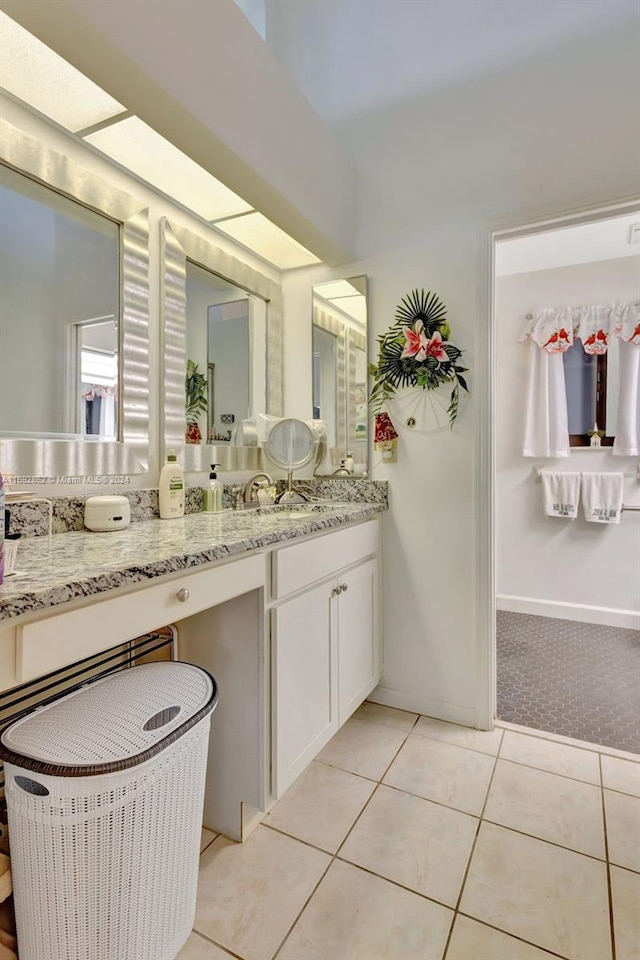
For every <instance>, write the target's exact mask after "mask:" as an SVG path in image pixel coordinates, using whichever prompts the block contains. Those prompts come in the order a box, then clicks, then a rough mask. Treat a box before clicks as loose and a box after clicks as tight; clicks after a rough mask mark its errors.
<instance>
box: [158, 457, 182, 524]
mask: <svg viewBox="0 0 640 960" xmlns="http://www.w3.org/2000/svg"><path fill="white" fill-rule="evenodd" d="M159 499H160V519H161V520H171V519H173V518H174V517H184V473H183V472H182V467H181V466H180V465H179V463H178V460H177V457H176V454H175V451H174V450H169V452H168V453H167V462H166V463H165V465H164V467H163V468H162V470H161V471H160V496H159Z"/></svg>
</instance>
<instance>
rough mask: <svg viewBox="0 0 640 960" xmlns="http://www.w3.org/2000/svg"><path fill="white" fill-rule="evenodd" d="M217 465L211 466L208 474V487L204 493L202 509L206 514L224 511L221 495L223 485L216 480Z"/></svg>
mask: <svg viewBox="0 0 640 960" xmlns="http://www.w3.org/2000/svg"><path fill="white" fill-rule="evenodd" d="M216 466H217V464H215V463H212V464H211V473H210V474H209V486H208V487H207V488H206V489H205V491H204V509H205V512H206V513H219V512H220V510H223V509H224V502H223V494H224V485H223V483H222V481H221V480H218V475H217V473H216Z"/></svg>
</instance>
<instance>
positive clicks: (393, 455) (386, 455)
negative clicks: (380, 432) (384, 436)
mask: <svg viewBox="0 0 640 960" xmlns="http://www.w3.org/2000/svg"><path fill="white" fill-rule="evenodd" d="M375 448H376V450H379V451H380V453H381V454H382V462H383V463H397V462H398V441H397V440H383V441H381V443H376V444H375Z"/></svg>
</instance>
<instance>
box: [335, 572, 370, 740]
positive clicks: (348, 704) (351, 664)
mask: <svg viewBox="0 0 640 960" xmlns="http://www.w3.org/2000/svg"><path fill="white" fill-rule="evenodd" d="M338 585H339V587H338V589H340V586H341V587H342V590H341V591H340V593H339V595H338V603H337V606H338V721H339V724H340V725H342V724H343V723H344V722H345V720H347V719H348V718H349V717H350V716H351V714H352V713H353V711H354V710H356V709H357V708H358V707H359V706H360V704H361V703H362V701H363V700H364V699H365V697H366V696H367V694H369V693H371V691H372V690H373V688H374V687H375V686H376V684H377V683H378V680H379V679H380V653H379V648H380V644H379V617H378V562H377V560H375V559H373V560H367V562H366V563H363V564H361V565H360V566H359V567H356V568H355V569H353V570H350V571H349V573H347V574H343V575H339V576H338Z"/></svg>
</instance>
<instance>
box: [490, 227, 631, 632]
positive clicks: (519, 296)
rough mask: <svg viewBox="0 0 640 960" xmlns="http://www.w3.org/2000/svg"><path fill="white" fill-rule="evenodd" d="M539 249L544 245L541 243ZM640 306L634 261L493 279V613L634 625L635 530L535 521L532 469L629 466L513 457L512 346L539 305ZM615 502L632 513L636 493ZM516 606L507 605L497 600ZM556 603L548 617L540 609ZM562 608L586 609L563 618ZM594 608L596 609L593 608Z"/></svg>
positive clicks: (517, 390) (518, 384)
mask: <svg viewBox="0 0 640 960" xmlns="http://www.w3.org/2000/svg"><path fill="white" fill-rule="evenodd" d="M549 242H552V240H550V241H549ZM639 298H640V256H638V257H627V258H625V259H623V260H605V261H600V262H599V263H587V264H578V265H575V266H572V267H560V268H557V269H552V270H538V271H535V272H532V273H521V274H514V275H512V276H508V277H498V278H497V280H496V287H495V310H496V359H497V379H496V469H497V479H496V525H497V526H496V539H497V542H496V551H497V569H496V577H497V582H496V589H497V593H498V607H499V608H505V609H512V608H517V609H519V610H523V611H525V610H526V611H527V612H531V613H540V614H544V615H557V614H558V613H561V614H562V613H564V614H565V615H567V616H568V615H572V616H574V617H575V619H583V618H585V617H588V618H589V619H590V620H591V621H592V622H603V623H609V622H619V620H618V621H616V618H615V617H614V618H613V619H612V616H613V615H612V614H611V613H610V612H607V611H610V610H611V609H612V608H613V609H615V610H623V611H628V612H629V614H630V617H629V618H628V619H629V622H630V623H633V611H635V616H636V617H638V618H639V625H640V526H639V525H638V520H640V517H636V515H635V514H632V513H628V514H623V515H622V518H621V522H620V525H619V526H617V525H616V526H610V527H609V526H606V525H603V524H595V523H586V522H585V520H584V519H583V518H582V516H580V517H579V518H578V519H577V520H572V521H570V520H557V519H554V518H550V517H545V516H544V515H543V512H542V487H541V484H540V483H536V482H534V478H533V470H534V466H536V467H537V466H546V467H548V468H550V469H556V470H557V469H559V470H577V471H588V472H593V471H599V470H605V471H615V470H621V471H623V472H627V473H633V472H634V471H635V465H636V461H634V460H633V459H632V458H628V457H614V456H612V453H611V448H610V447H609V448H601V452H592V451H590V450H588V449H585V448H573V452H572V453H571V456H570V457H569V458H568V459H566V460H565V459H563V460H546V461H545V460H544V459H541V460H535V461H532V460H531V459H528V458H523V457H522V438H523V425H524V408H525V391H526V384H527V351H528V349H529V345H528V344H525V343H518V342H517V341H518V339H519V337H520V336H521V332H522V329H523V327H524V323H525V315H526V314H527V313H528V312H530V311H533V310H535V309H536V308H538V307H543V306H578V305H580V304H588V303H607V302H611V301H631V300H634V301H635V300H638V299H639ZM624 502H625V503H638V504H640V485H639V484H638V482H637V481H636V480H635V479H627V480H625V494H624ZM512 597H518V598H524V599H526V601H527V603H523V602H522V601H520V602H518V603H515V602H514V601H513V600H509V599H507V598H512ZM545 601H551V603H552V604H561V605H562V608H560V609H559V608H555V609H554V608H553V607H549V606H548V605H546V604H545ZM572 604H579V605H584V606H585V607H587V608H588V609H587V610H576V609H571V606H570V605H572ZM601 608H604V609H601Z"/></svg>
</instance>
